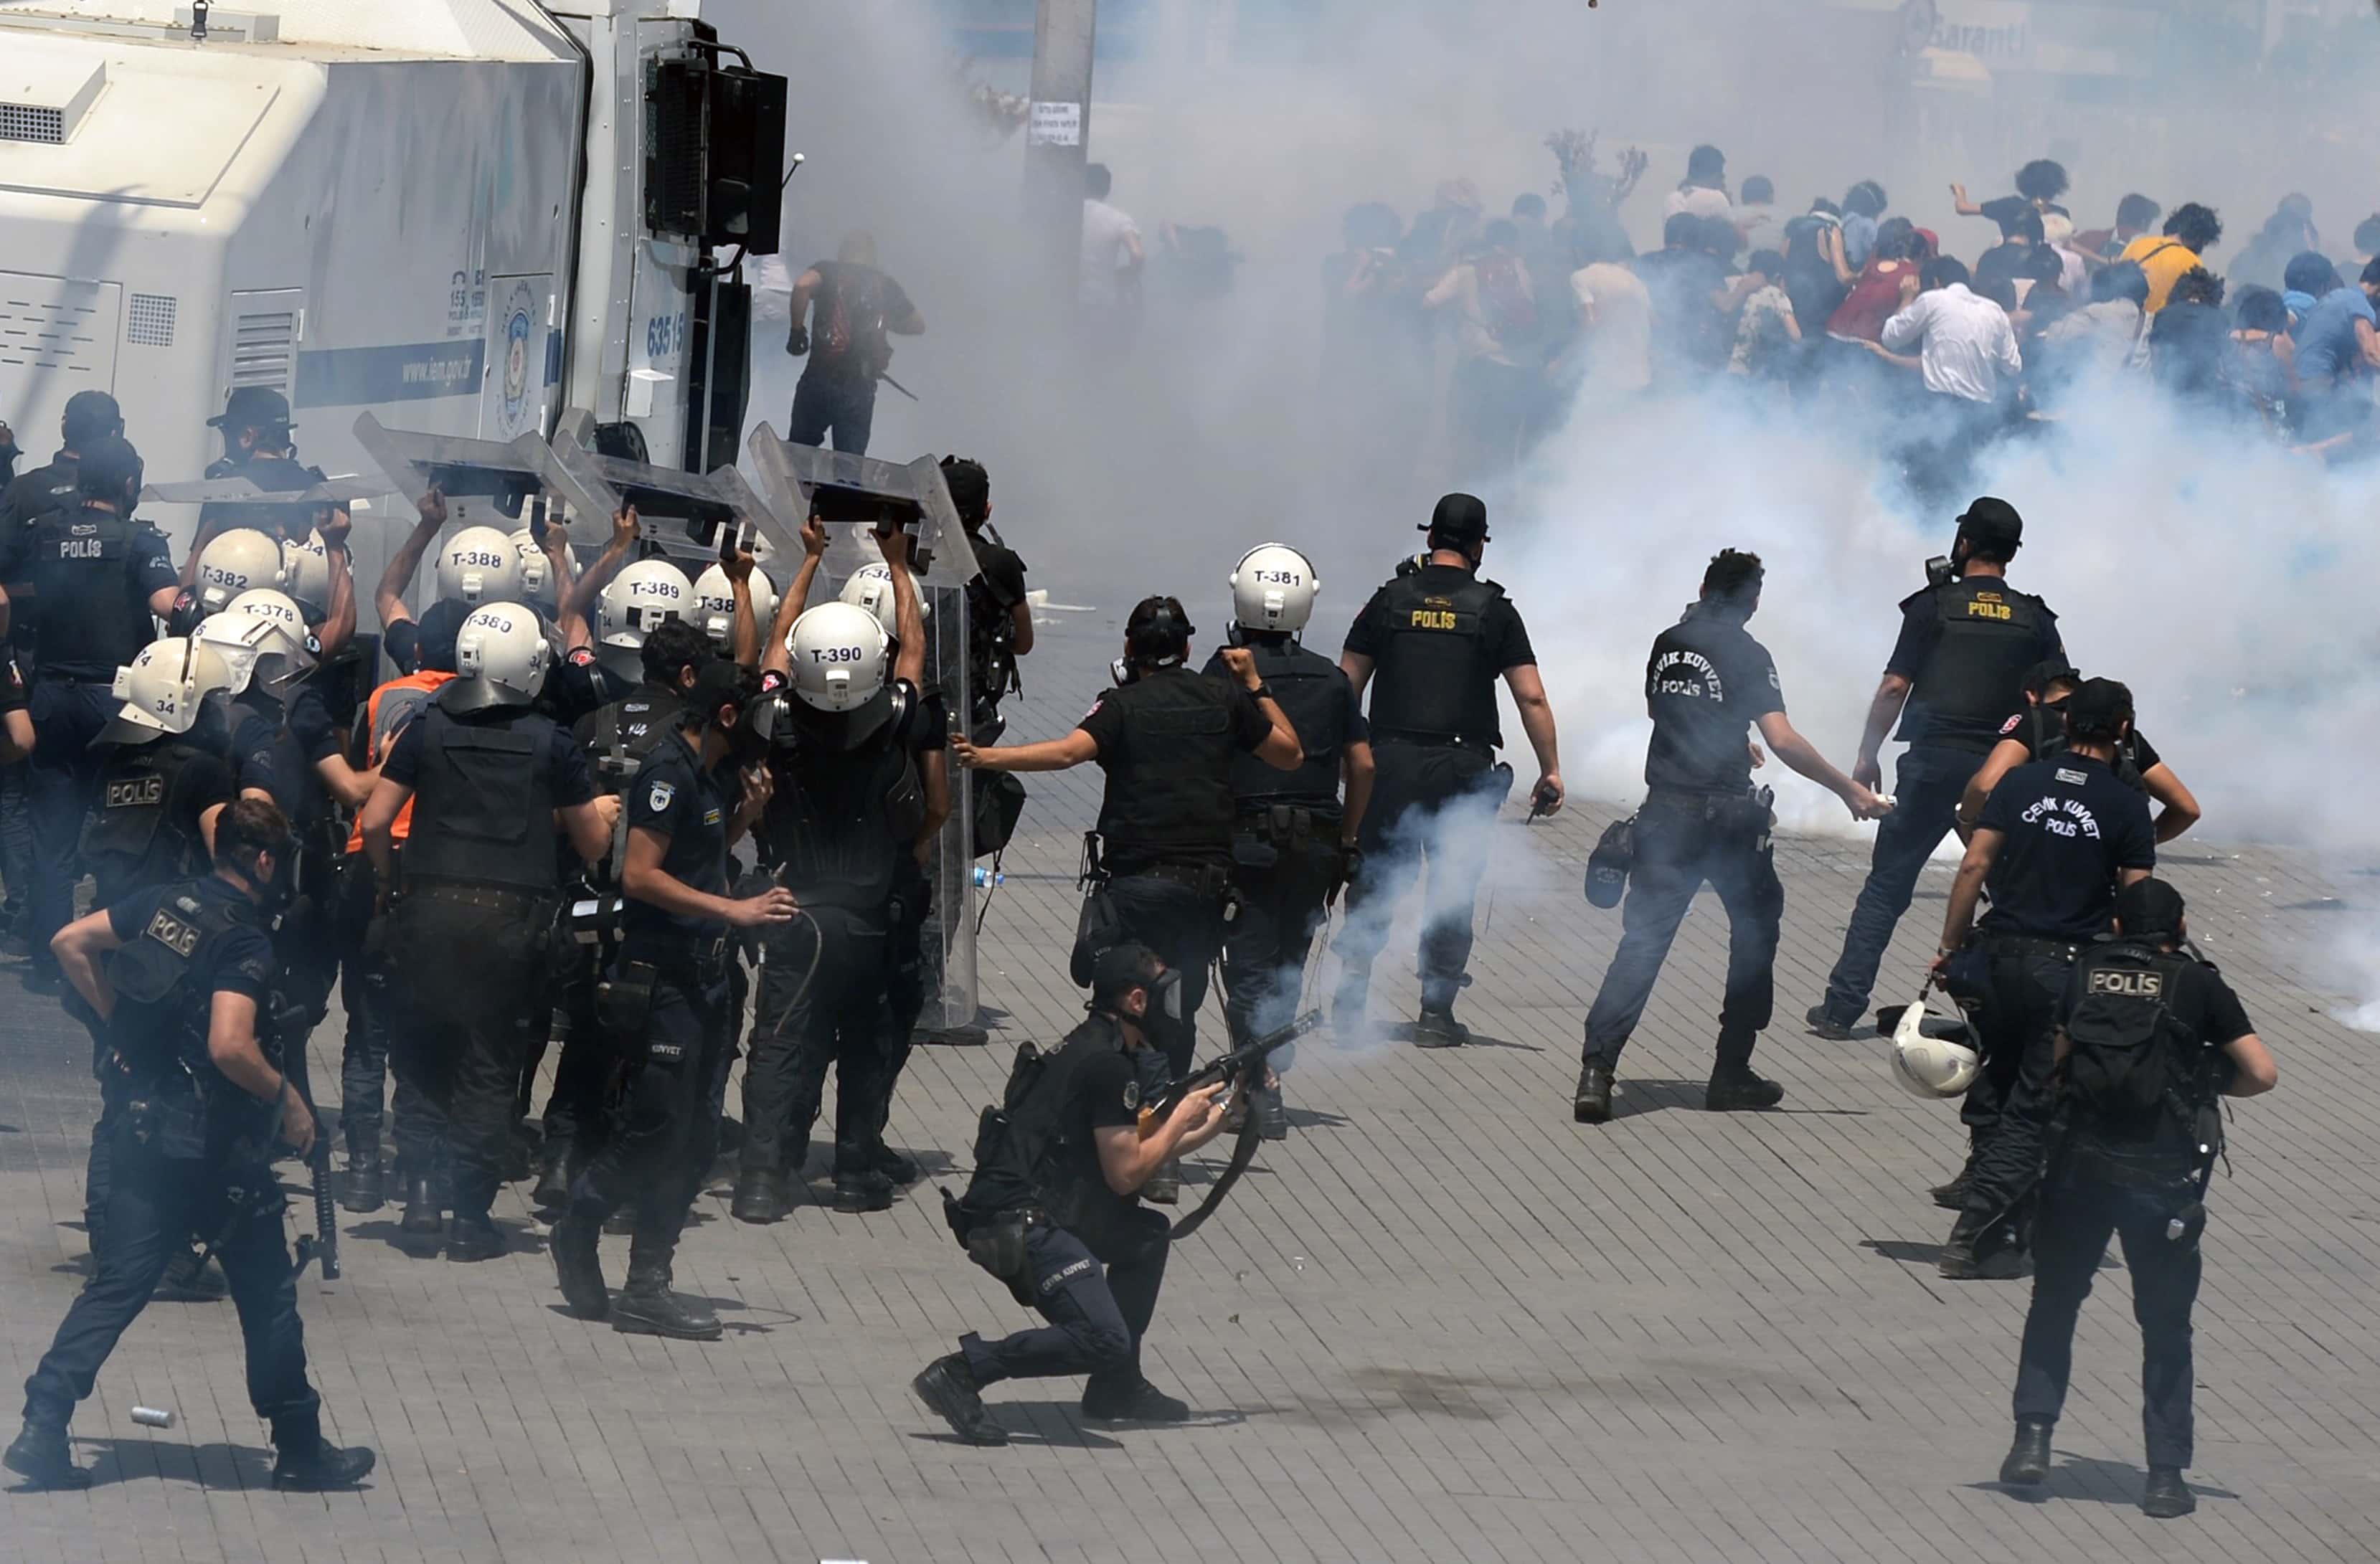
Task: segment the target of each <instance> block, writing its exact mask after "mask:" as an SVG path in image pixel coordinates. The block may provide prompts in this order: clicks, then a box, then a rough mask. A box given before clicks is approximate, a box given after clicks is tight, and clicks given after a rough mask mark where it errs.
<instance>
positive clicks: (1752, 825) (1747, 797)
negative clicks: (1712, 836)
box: [1703, 787, 1777, 853]
mask: <svg viewBox="0 0 2380 1564" xmlns="http://www.w3.org/2000/svg"><path fill="white" fill-rule="evenodd" d="M1776 802H1777V792H1776V790H1775V789H1774V788H1767V787H1762V788H1755V789H1754V790H1753V791H1752V792H1750V793H1747V794H1718V795H1715V796H1714V797H1712V798H1711V799H1710V800H1709V801H1708V802H1707V803H1706V804H1705V805H1704V806H1703V818H1704V819H1705V820H1706V821H1708V822H1709V823H1710V827H1711V829H1712V830H1714V831H1717V832H1718V834H1719V835H1720V836H1722V837H1724V838H1726V839H1727V840H1729V841H1730V842H1746V843H1751V844H1752V850H1753V851H1754V852H1755V853H1757V852H1763V851H1766V850H1767V846H1768V830H1769V827H1770V826H1772V825H1774V824H1775V823H1776V819H1777V817H1776V815H1775V814H1774V812H1773V811H1772V806H1774V805H1775V804H1776Z"/></svg>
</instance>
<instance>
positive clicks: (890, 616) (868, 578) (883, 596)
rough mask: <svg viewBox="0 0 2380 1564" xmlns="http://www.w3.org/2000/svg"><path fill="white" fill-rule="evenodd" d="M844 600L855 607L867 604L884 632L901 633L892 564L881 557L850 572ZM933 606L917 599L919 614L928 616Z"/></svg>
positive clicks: (842, 597) (895, 634) (897, 636)
mask: <svg viewBox="0 0 2380 1564" xmlns="http://www.w3.org/2000/svg"><path fill="white" fill-rule="evenodd" d="M840 596H841V600H843V601H844V602H847V603H849V604H851V605H852V606H853V607H854V608H864V609H866V610H867V611H868V612H870V613H872V614H874V615H875V616H876V623H878V624H881V625H883V626H884V634H885V635H886V636H888V637H892V638H893V639H895V640H898V639H899V638H900V636H901V629H900V613H899V606H898V603H897V601H896V600H895V599H894V597H893V594H892V566H890V565H888V564H885V563H884V562H883V561H881V560H871V561H870V562H868V564H863V565H861V566H860V567H859V568H858V569H857V570H855V571H853V572H852V573H851V579H850V580H848V581H845V582H844V584H843V591H842V593H841V594H840ZM933 612H934V611H933V610H932V609H931V608H930V607H929V606H928V605H927V602H926V600H925V599H924V598H923V597H920V598H919V599H918V600H917V617H918V618H919V619H921V620H922V619H929V618H931V617H932V616H933Z"/></svg>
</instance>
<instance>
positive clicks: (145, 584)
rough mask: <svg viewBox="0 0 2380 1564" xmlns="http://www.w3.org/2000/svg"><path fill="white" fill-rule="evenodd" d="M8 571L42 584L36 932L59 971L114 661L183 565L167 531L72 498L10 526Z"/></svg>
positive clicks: (111, 707)
mask: <svg viewBox="0 0 2380 1564" xmlns="http://www.w3.org/2000/svg"><path fill="white" fill-rule="evenodd" d="M0 581H30V583H31V584H32V587H33V589H34V591H35V593H36V594H37V596H36V599H35V601H34V603H33V609H34V618H35V621H36V623H37V624H38V625H39V637H40V638H39V641H38V647H39V661H38V662H37V663H36V665H35V668H34V673H33V684H32V688H31V689H30V692H29V694H28V697H27V709H28V711H29V712H30V714H31V716H32V719H33V728H34V731H35V732H36V733H37V734H40V736H41V742H40V744H39V745H38V746H36V747H35V748H34V751H33V758H32V769H31V770H30V772H29V773H28V775H27V778H26V781H27V785H28V794H29V796H28V804H29V806H30V812H31V817H32V824H33V829H34V839H33V870H34V874H33V896H32V904H31V906H30V909H29V916H30V920H31V921H30V927H28V929H27V931H26V937H27V939H28V940H30V942H31V944H32V947H33V961H34V963H35V964H36V966H37V967H38V968H41V969H43V970H52V971H54V970H55V962H54V960H53V958H52V957H51V955H50V953H49V943H50V939H51V937H52V936H53V935H55V934H56V933H57V931H58V930H59V929H61V928H63V927H66V924H67V918H68V917H69V915H71V914H72V912H73V910H74V884H75V881H76V880H77V879H79V878H80V873H81V866H80V864H79V860H78V856H77V849H78V847H79V844H80V843H81V840H82V821H83V814H84V812H85V810H86V809H87V808H88V807H89V806H90V804H91V789H92V787H93V785H94V783H95V782H96V777H97V770H96V767H95V765H94V763H93V759H92V757H91V753H90V747H91V740H93V739H94V738H97V737H98V736H99V733H100V730H101V729H103V728H104V727H105V726H106V725H107V723H108V721H109V719H111V718H113V717H114V716H115V711H116V707H117V705H118V704H119V703H118V702H117V701H116V700H115V697H114V695H113V693H112V691H113V688H114V685H115V671H116V669H118V668H119V667H122V666H123V665H125V664H126V663H128V662H130V661H132V659H133V658H134V657H135V656H136V655H137V654H138V653H139V652H140V649H141V648H142V647H145V646H147V645H148V644H149V641H150V639H151V636H152V628H153V625H154V620H155V616H154V615H153V614H152V612H150V608H149V599H150V598H151V596H152V595H153V594H154V593H156V592H158V591H160V590H162V589H164V588H170V587H174V586H176V585H177V584H178V581H179V577H177V576H176V575H175V573H174V564H173V559H172V556H171V554H170V552H169V551H168V549H167V547H166V544H165V536H164V533H162V532H159V531H158V530H157V529H156V528H155V527H151V526H150V525H148V524H147V523H146V522H143V521H140V520H138V519H136V518H134V517H131V516H120V515H115V514H114V513H113V512H110V511H105V510H100V509H95V508H91V507H88V506H83V505H73V506H67V507H61V508H59V509H55V510H51V511H47V512H44V513H43V514H42V515H41V516H39V517H38V518H36V519H35V520H34V521H33V523H32V525H31V526H30V527H25V528H23V529H21V530H18V531H15V532H12V533H8V534H6V535H5V536H0Z"/></svg>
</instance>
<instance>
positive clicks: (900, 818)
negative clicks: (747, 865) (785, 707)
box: [762, 702, 926, 914]
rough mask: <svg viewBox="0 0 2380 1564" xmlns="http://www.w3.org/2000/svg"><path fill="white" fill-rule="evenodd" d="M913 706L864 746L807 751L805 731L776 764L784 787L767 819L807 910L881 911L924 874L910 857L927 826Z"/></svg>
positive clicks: (788, 883) (776, 854) (778, 860)
mask: <svg viewBox="0 0 2380 1564" xmlns="http://www.w3.org/2000/svg"><path fill="white" fill-rule="evenodd" d="M904 717H905V702H904V709H903V710H902V711H898V712H896V713H895V715H894V717H893V720H892V721H887V722H885V723H883V724H881V725H880V727H879V728H878V729H877V731H876V733H875V734H874V735H873V736H872V737H870V738H869V739H868V741H867V742H865V743H863V744H862V745H860V746H859V747H858V748H856V749H849V750H838V749H835V748H833V747H832V746H828V745H823V744H811V745H804V744H802V743H801V742H800V737H799V734H800V731H801V730H800V729H799V727H798V726H797V727H795V730H794V733H795V738H794V740H793V741H792V743H791V744H790V745H788V746H785V747H783V748H781V749H779V750H778V751H777V752H776V753H775V754H774V755H772V756H771V758H770V766H771V770H772V771H773V773H774V776H775V783H776V785H775V788H774V790H773V791H772V792H771V794H770V795H769V806H768V813H767V815H766V817H765V818H764V819H763V821H762V830H763V833H764V834H765V836H766V838H767V843H768V848H769V858H770V862H771V864H772V865H773V866H775V867H777V868H778V870H779V871H780V877H781V879H780V882H781V883H782V884H783V886H784V887H785V889H787V890H788V891H792V892H793V893H794V897H795V900H796V901H798V902H800V903H803V904H804V905H805V906H825V907H841V908H844V909H846V910H848V911H851V912H856V913H866V914H881V913H883V912H884V911H885V910H886V909H887V907H888V906H889V905H890V903H892V897H893V893H894V891H896V890H898V889H899V888H900V886H902V885H903V884H905V883H907V882H908V881H909V880H911V879H915V878H916V870H915V867H914V866H912V867H910V868H909V870H908V871H907V872H906V873H904V871H903V861H904V860H905V858H907V856H908V855H909V852H910V849H911V847H912V846H913V844H914V843H916V842H917V832H918V830H919V829H920V828H922V827H923V826H924V825H925V823H926V790H925V784H924V783H923V782H922V781H921V780H920V779H919V777H918V775H917V757H916V756H915V755H914V754H912V753H911V752H910V750H909V748H908V746H906V745H905V744H903V743H901V742H900V735H901V734H902V733H903V731H904V730H905V728H906V726H907V723H906V722H905V721H904V720H903V719H904Z"/></svg>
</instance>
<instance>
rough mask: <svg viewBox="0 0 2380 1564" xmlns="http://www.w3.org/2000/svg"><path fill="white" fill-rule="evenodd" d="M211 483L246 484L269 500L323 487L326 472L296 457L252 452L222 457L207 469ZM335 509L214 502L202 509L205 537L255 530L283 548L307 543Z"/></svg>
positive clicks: (236, 501) (200, 519)
mask: <svg viewBox="0 0 2380 1564" xmlns="http://www.w3.org/2000/svg"><path fill="white" fill-rule="evenodd" d="M205 476H206V477H207V478H208V479H210V480H212V479H221V478H244V479H248V480H249V482H250V483H253V484H255V485H256V487H257V488H258V489H260V490H261V491H263V492H265V493H267V494H295V493H297V492H300V491H304V490H308V489H311V488H313V487H314V485H316V484H318V483H320V482H322V479H323V474H322V468H321V467H310V466H308V465H307V464H306V463H304V462H301V461H299V460H297V457H295V456H291V455H270V456H269V455H263V454H261V453H259V452H253V451H251V452H249V453H248V454H247V455H239V456H219V457H217V458H216V459H215V460H214V461H212V462H210V463H208V464H207V470H206V475H205ZM329 511H330V507H329V506H328V505H323V506H321V507H313V506H307V505H291V504H273V503H263V502H259V501H247V500H211V501H209V502H208V503H205V504H203V505H200V507H199V534H200V537H204V538H218V537H221V536H222V535H223V534H224V533H225V532H229V531H232V530H234V529H236V528H238V527H252V528H254V529H255V530H256V531H259V532H261V533H263V534H264V535H265V536H266V537H268V538H271V539H273V540H276V541H280V542H292V543H297V542H303V541H305V539H306V534H307V533H309V532H310V531H312V530H313V529H314V528H315V527H317V526H319V525H320V524H321V522H322V520H323V519H324V518H325V517H326V516H327V515H328V514H329Z"/></svg>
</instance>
